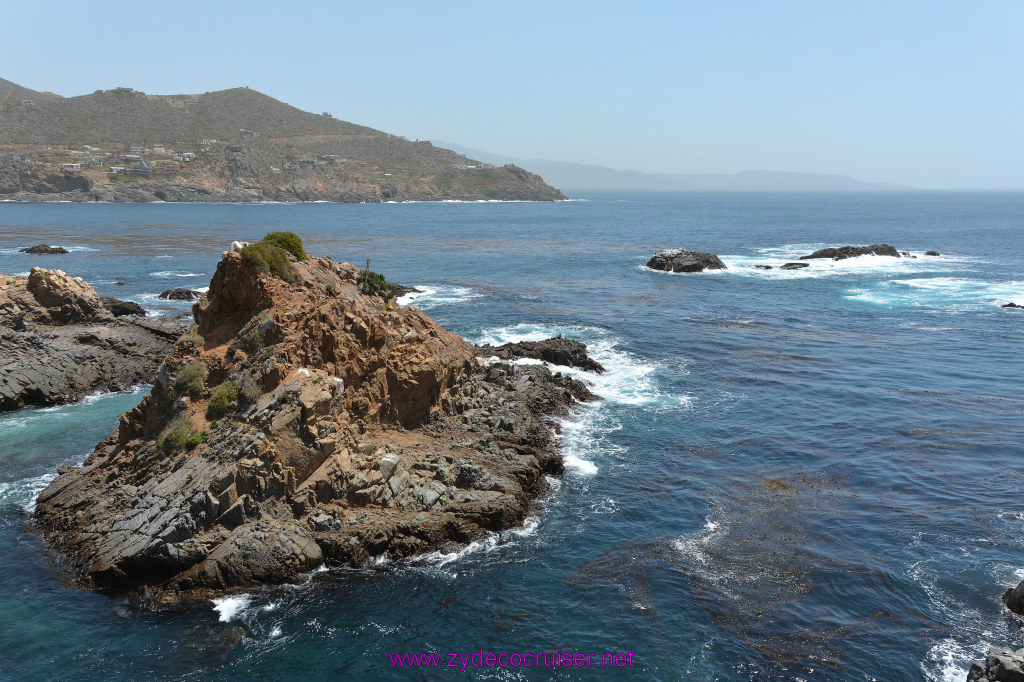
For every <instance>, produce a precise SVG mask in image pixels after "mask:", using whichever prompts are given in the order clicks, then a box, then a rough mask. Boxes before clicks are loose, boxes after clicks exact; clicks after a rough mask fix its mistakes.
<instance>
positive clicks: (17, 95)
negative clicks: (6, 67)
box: [0, 78, 63, 104]
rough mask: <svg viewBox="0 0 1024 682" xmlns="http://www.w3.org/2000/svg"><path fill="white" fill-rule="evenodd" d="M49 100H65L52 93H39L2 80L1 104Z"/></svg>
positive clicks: (0, 80) (0, 82)
mask: <svg viewBox="0 0 1024 682" xmlns="http://www.w3.org/2000/svg"><path fill="white" fill-rule="evenodd" d="M47 99H63V98H62V97H61V96H60V95H55V94H54V93H52V92H39V91H38V90H29V89H28V88H24V87H22V86H20V85H18V84H17V83H12V82H11V81H9V80H4V79H3V78H0V104H6V103H8V102H23V101H25V100H32V101H36V102H38V101H41V100H47Z"/></svg>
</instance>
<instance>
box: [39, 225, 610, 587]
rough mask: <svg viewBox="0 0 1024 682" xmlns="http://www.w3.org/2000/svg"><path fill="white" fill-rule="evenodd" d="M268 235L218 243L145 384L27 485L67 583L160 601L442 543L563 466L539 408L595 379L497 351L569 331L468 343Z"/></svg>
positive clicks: (574, 358) (572, 346) (505, 519)
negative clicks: (66, 458) (211, 269)
mask: <svg viewBox="0 0 1024 682" xmlns="http://www.w3.org/2000/svg"><path fill="white" fill-rule="evenodd" d="M275 234H276V235H278V236H277V238H276V241H275V240H273V239H271V240H270V241H264V242H260V243H258V244H256V245H236V246H233V249H232V250H231V251H227V252H225V253H224V255H223V257H222V259H221V260H220V262H219V264H218V266H217V271H216V273H215V275H214V277H213V279H212V281H211V283H210V289H209V291H208V292H207V293H206V294H205V295H204V296H203V297H202V298H201V299H200V300H199V301H198V302H197V303H195V304H194V306H193V316H194V320H195V322H194V324H192V326H191V328H190V329H189V330H188V331H187V332H186V333H185V334H184V335H182V336H181V338H180V339H178V340H177V342H176V343H175V345H174V347H173V349H172V350H171V351H170V353H169V355H167V357H166V359H165V360H164V361H163V363H162V364H161V366H160V369H159V371H158V372H157V373H156V377H155V379H154V383H153V388H152V392H151V393H150V395H148V396H146V397H145V398H143V400H142V402H141V403H140V404H139V405H138V406H136V407H135V408H133V409H132V410H131V411H129V412H127V413H126V414H124V415H123V416H122V417H121V420H120V424H119V426H118V428H117V429H116V430H115V431H114V432H113V433H112V434H111V435H110V436H109V437H108V438H107V439H105V440H104V441H103V442H101V443H100V444H99V445H98V446H97V447H96V449H95V451H94V452H93V453H92V454H91V455H90V456H89V457H88V459H87V460H86V461H85V463H84V465H83V466H81V467H68V468H62V469H61V470H60V472H59V476H58V477H57V478H56V479H55V480H54V481H53V482H52V483H51V484H50V485H49V486H48V487H47V488H46V489H45V490H44V491H43V492H42V493H41V494H40V495H39V498H38V502H37V506H36V510H35V518H36V521H37V523H38V525H39V527H40V528H41V529H42V531H43V534H44V536H45V537H46V539H47V540H48V542H49V543H50V545H51V546H52V547H53V548H55V549H56V550H58V551H59V553H60V554H61V555H62V556H63V557H64V558H65V559H66V561H67V563H68V565H69V566H70V568H71V570H72V572H73V574H74V575H75V576H76V578H77V579H78V580H80V581H81V582H82V583H83V584H84V585H87V586H90V587H97V588H136V587H140V588H141V587H145V588H146V589H145V593H146V594H147V595H149V598H151V599H152V601H153V603H154V604H161V603H168V602H178V601H181V600H188V599H191V598H207V597H210V596H213V595H216V594H223V593H225V592H230V591H233V590H239V589H247V588H252V587H256V586H260V585H268V584H275V583H281V582H287V581H293V580H296V579H297V578H298V577H299V576H300V575H301V574H302V573H303V572H305V571H309V570H312V569H314V568H317V567H318V566H321V565H324V564H326V565H328V566H350V567H359V566H365V565H368V564H370V563H371V562H372V561H373V560H374V558H375V557H376V558H380V557H382V556H387V557H389V558H390V559H401V558H405V557H412V556H415V555H418V554H423V553H427V552H432V551H453V550H455V549H457V548H459V547H462V546H464V545H466V544H467V543H469V542H472V541H473V540H475V539H477V538H480V537H482V536H484V535H486V534H487V533H488V532H494V531H500V530H503V529H506V528H510V527H513V526H516V525H518V524H520V523H522V521H523V520H524V518H525V517H526V515H527V514H528V513H529V511H530V509H531V504H532V501H533V500H534V499H536V498H537V497H538V496H539V495H542V494H543V493H544V492H545V491H546V490H547V487H548V483H547V476H548V475H559V474H561V473H562V470H563V464H562V458H561V455H560V454H559V452H558V449H557V445H556V441H555V435H554V433H553V427H556V425H555V423H554V422H553V421H552V419H553V418H554V417H557V416H564V415H566V414H567V413H568V412H569V410H571V409H572V406H573V405H575V404H577V403H578V402H580V401H585V400H590V399H593V398H595V397H596V396H594V395H593V394H591V393H590V391H589V390H588V389H587V387H586V385H585V384H584V383H583V382H581V381H579V380H577V379H574V378H572V377H570V376H566V375H562V374H560V373H557V372H555V373H553V372H552V371H550V370H549V369H548V366H547V365H543V364H537V363H526V364H523V363H516V362H514V360H515V359H516V358H519V357H532V356H531V355H530V353H537V354H540V355H542V356H544V355H546V356H547V357H554V356H558V357H564V358H568V359H571V362H572V365H573V366H575V367H583V366H584V365H586V366H588V367H590V368H592V369H593V371H598V369H599V367H600V366H599V365H596V363H593V362H592V361H590V362H589V363H588V362H587V360H588V358H587V357H586V353H585V348H581V346H582V344H576V343H575V342H571V341H569V340H564V339H563V340H553V341H552V342H551V343H549V344H545V343H543V342H542V344H541V346H542V347H541V348H540V349H538V348H537V347H536V344H535V345H534V346H533V347H531V346H529V345H520V346H517V347H508V346H499V347H494V348H492V347H486V348H481V349H478V348H477V347H475V346H473V345H471V344H469V343H467V342H466V341H464V340H463V339H461V338H460V337H458V336H457V335H455V334H453V333H452V332H450V331H448V330H446V329H444V328H442V327H441V326H439V325H438V324H437V323H435V322H434V321H433V320H432V319H431V318H429V317H428V316H427V315H425V314H424V313H423V312H421V311H420V310H419V309H417V308H415V307H411V306H400V305H397V304H396V303H395V302H394V300H393V299H392V298H391V297H390V295H389V294H387V293H385V294H384V295H377V294H376V293H375V290H374V282H375V281H376V280H375V278H374V277H371V276H370V275H373V274H375V273H369V271H360V270H359V269H358V268H357V267H355V266H353V265H350V264H347V263H335V262H333V261H331V260H330V259H329V258H314V257H309V256H307V255H306V254H305V252H304V250H303V249H302V246H301V242H300V241H299V240H298V239H297V237H296V238H294V239H292V238H291V237H294V235H291V236H290V237H288V236H286V237H284V238H282V237H280V235H281V234H285V235H289V234H290V233H275ZM286 247H287V248H286ZM381 279H382V278H381ZM559 349H560V350H559ZM552 354H554V355H552ZM555 361H557V358H556V360H555Z"/></svg>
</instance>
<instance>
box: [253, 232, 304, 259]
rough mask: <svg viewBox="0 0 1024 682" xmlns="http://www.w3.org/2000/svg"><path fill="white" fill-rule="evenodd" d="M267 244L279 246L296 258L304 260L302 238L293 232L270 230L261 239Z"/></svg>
mask: <svg viewBox="0 0 1024 682" xmlns="http://www.w3.org/2000/svg"><path fill="white" fill-rule="evenodd" d="M262 241H263V242H265V243H267V244H273V245H274V246H280V247H281V248H282V249H284V250H285V251H287V252H288V253H290V254H292V255H293V256H295V258H296V259H297V260H306V250H305V249H304V248H302V238H301V237H299V235H297V234H295V233H294V232H271V233H270V234H268V235H267V236H266V237H264V238H263V239H262Z"/></svg>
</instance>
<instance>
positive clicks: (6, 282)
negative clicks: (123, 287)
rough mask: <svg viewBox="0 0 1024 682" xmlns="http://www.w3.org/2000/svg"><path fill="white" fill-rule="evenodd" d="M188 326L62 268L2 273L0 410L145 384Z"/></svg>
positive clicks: (0, 277)
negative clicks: (153, 315) (150, 315)
mask: <svg viewBox="0 0 1024 682" xmlns="http://www.w3.org/2000/svg"><path fill="white" fill-rule="evenodd" d="M187 328H188V321H187V320H180V319H171V318H157V319H147V318H146V317H145V311H144V310H142V308H141V307H139V305H138V304H136V303H132V302H130V301H119V300H117V299H115V298H104V297H100V296H99V295H97V294H96V291H95V290H93V288H92V287H91V286H89V285H88V284H86V283H85V282H83V281H82V280H81V279H79V278H75V277H71V276H69V275H67V274H66V273H64V272H63V271H61V270H46V269H44V268H32V271H31V272H30V273H29V275H28V276H27V277H24V276H13V277H12V276H8V275H0V357H3V363H2V365H0V411H7V410H13V409H17V408H19V407H23V406H25V405H38V406H47V405H57V404H62V403H68V402H74V401H76V400H80V399H81V398H82V397H84V396H85V395H87V394H89V393H91V392H94V391H97V390H121V389H123V388H126V387H128V386H131V385H133V384H138V383H148V382H150V381H152V379H153V377H154V376H155V375H156V370H157V368H158V367H159V366H160V363H161V362H162V361H163V358H164V357H165V356H166V355H167V353H168V352H169V351H170V349H171V348H172V347H173V345H174V342H175V341H176V340H177V338H178V337H179V336H181V334H182V332H183V331H185V330H186V329H187Z"/></svg>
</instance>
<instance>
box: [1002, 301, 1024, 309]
mask: <svg viewBox="0 0 1024 682" xmlns="http://www.w3.org/2000/svg"><path fill="white" fill-rule="evenodd" d="M999 307H1000V308H1016V309H1018V310H1024V305H1020V304H1018V303H1014V302H1013V301H1010V302H1009V303H1004V304H1003V305H1001V306H999Z"/></svg>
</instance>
